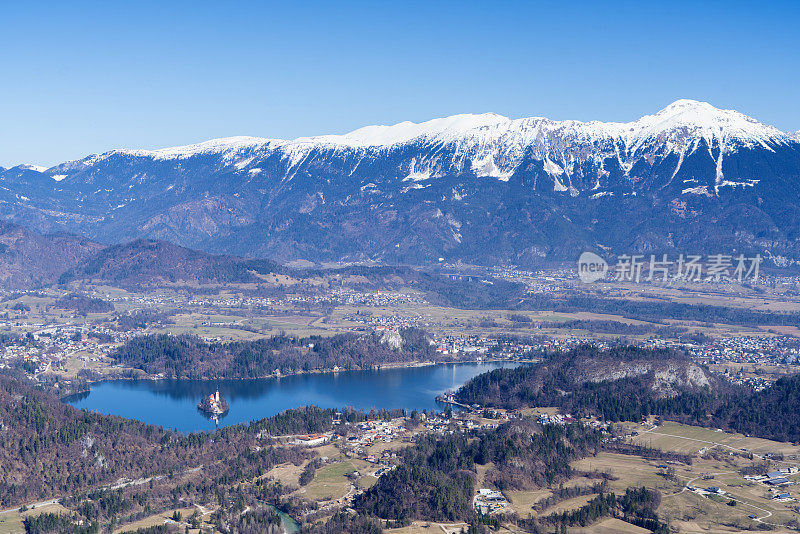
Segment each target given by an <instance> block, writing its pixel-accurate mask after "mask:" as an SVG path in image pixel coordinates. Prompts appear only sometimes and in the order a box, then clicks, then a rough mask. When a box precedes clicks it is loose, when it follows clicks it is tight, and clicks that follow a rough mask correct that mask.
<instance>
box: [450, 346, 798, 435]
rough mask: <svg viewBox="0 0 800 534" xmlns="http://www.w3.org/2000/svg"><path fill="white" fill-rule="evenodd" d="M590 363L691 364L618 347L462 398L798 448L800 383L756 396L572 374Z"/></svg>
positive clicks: (506, 374)
mask: <svg viewBox="0 0 800 534" xmlns="http://www.w3.org/2000/svg"><path fill="white" fill-rule="evenodd" d="M587 361H600V362H602V361H608V362H617V361H622V362H626V363H627V364H628V365H630V366H633V365H640V364H642V363H643V362H648V361H649V362H659V363H663V362H674V364H675V365H676V366H681V365H686V364H687V363H688V362H687V360H686V357H685V356H684V355H682V354H680V353H677V352H675V351H671V350H663V349H659V350H647V349H642V348H637V347H616V348H612V349H609V350H608V351H603V350H601V349H598V348H595V347H590V346H585V347H579V348H577V349H574V350H572V351H569V352H566V353H558V354H553V355H551V357H549V358H548V359H546V360H545V361H544V362H542V363H541V364H537V365H533V366H524V367H517V368H514V369H497V370H494V371H491V372H489V373H485V374H482V375H479V376H477V377H475V378H473V379H472V380H470V381H469V382H468V383H467V384H465V385H464V386H463V387H462V388H461V389H460V390H459V391H458V397H459V399H460V400H461V401H462V402H465V403H468V404H473V403H478V404H481V405H485V406H490V407H502V408H519V407H524V406H558V407H560V408H561V409H562V410H564V411H565V412H569V413H573V414H577V415H593V416H597V417H600V418H602V419H605V420H607V421H641V420H643V419H644V418H646V417H648V416H650V415H658V416H661V417H663V418H665V419H670V420H675V421H680V422H684V423H688V424H695V425H701V426H711V427H717V428H725V429H729V430H733V431H736V432H741V433H744V434H750V435H753V436H758V437H762V438H767V439H773V440H777V441H798V440H800V420H798V418H797V413H800V375H791V376H787V377H784V378H781V379H779V380H777V381H776V382H775V383H774V384H773V385H772V386H771V387H769V388H767V389H765V390H763V391H759V392H755V391H752V390H751V389H749V388H746V387H744V386H734V385H732V384H728V383H725V382H722V381H721V380H714V379H713V377H712V379H711V380H710V383H709V385H707V386H702V387H698V386H696V385H691V384H680V383H678V384H675V385H673V386H672V387H671V388H670V389H669V390H668V391H662V390H659V389H658V388H656V387H654V384H655V377H654V372H649V373H645V374H641V375H638V376H629V377H624V378H620V379H616V380H601V381H596V382H594V381H586V380H583V379H581V377H580V376H579V375H576V373H575V370H576V369H581V368H583V367H585V365H586V362H587Z"/></svg>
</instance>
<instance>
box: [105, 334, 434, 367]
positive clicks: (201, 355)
mask: <svg viewBox="0 0 800 534" xmlns="http://www.w3.org/2000/svg"><path fill="white" fill-rule="evenodd" d="M400 335H401V338H402V345H401V346H400V348H393V347H392V346H390V345H388V344H386V343H382V342H381V339H380V337H379V336H377V335H374V334H370V335H362V336H359V335H356V334H339V335H336V336H332V337H321V336H315V337H309V338H295V337H289V336H283V335H280V336H273V337H270V338H266V339H259V340H255V341H236V342H231V343H206V342H204V341H203V340H202V339H200V338H199V337H196V336H190V335H179V336H172V335H169V334H159V335H151V336H142V337H137V338H134V339H132V340H131V341H129V342H128V343H126V344H125V345H123V346H122V347H120V348H119V349H118V350H117V351H115V352H114V353H113V354H112V355H111V357H112V358H114V359H116V360H118V361H119V362H120V363H123V364H125V365H126V366H129V367H134V368H137V369H141V370H143V371H145V372H147V373H149V374H164V375H165V376H167V377H175V378H256V377H263V376H267V375H271V374H273V373H274V372H275V370H276V369H277V370H279V371H280V372H281V373H282V374H289V373H295V372H300V371H311V370H315V369H327V370H330V369H333V367H334V366H336V367H339V368H340V369H370V368H372V367H374V366H378V365H383V364H391V363H400V362H415V361H432V360H433V359H434V357H435V354H436V353H435V351H434V350H433V348H432V347H431V345H430V343H429V341H428V339H427V337H426V336H425V334H424V333H423V332H422V331H420V330H418V329H413V328H408V329H404V330H402V331H401V332H400Z"/></svg>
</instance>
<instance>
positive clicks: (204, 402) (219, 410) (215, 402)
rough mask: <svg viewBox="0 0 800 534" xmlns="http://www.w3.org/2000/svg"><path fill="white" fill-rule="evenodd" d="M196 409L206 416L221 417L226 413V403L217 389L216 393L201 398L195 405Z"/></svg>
mask: <svg viewBox="0 0 800 534" xmlns="http://www.w3.org/2000/svg"><path fill="white" fill-rule="evenodd" d="M197 408H198V409H199V410H201V411H203V412H205V413H207V414H211V415H222V414H224V413H227V412H228V401H226V400H225V399H224V398H223V397H222V395H220V394H219V389H217V391H216V393H212V394H211V395H209V396H207V397H203V398H202V399H201V400H200V402H199V403H198V404H197Z"/></svg>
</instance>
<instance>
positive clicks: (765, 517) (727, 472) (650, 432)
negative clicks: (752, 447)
mask: <svg viewBox="0 0 800 534" xmlns="http://www.w3.org/2000/svg"><path fill="white" fill-rule="evenodd" d="M657 428H658V425H654V426H653V427H652V428H650V429H648V430H644V431H643V433H645V434H656V435H659V436H668V437H671V438H678V439H686V440H689V441H696V442H698V443H707V444H709V445H715V446H717V447H724V448H726V449H730V450H732V451H736V452H742V449H739V448H736V447H731V446H730V445H725V444H723V443H717V442H716V441H706V440H703V439H697V438H687V437H686V436H677V435H675V434H666V433H664V432H656V431H655V430H656V429H657ZM748 452H750V451H748ZM750 454H752V455H753V457H754V458H758V459H760V460H763V459H764V457H763V456H761V455H759V454H756V453H754V452H750ZM783 463H786V464H789V465H792V466H795V467H796V466H797V464H793V463H791V462H783ZM733 473H737V471H722V472H720V473H704V474H703V475H700V476H697V477H695V478H693V479H690V480H689V481H688V482H687V483H686V484H685V485H684V486H683V489H682V490H681V491H678V492H675V493H671V494H670V495H667V497H672V496H673V495H679V494H681V493H683V492H684V491H691V490H689V486H691V485H692V483H694V481H695V480H697V479H700V478H702V477H704V476H707V475H711V476H717V475H730V474H733ZM692 493H694V492H692ZM725 497H726V498H727V499H729V500H731V501H736V503H737V504H742V505H744V506H747V507H749V508H753V509H755V510H758V511H759V512H764V513H765V515H762V516H759V517H754V518H752V519H753V521H758V522H759V523H763V524H765V525H772V526H779V525H775V524H774V523H766V522H765V521H764V519H767V518H768V517H771V516H772V512H771V511H769V510H767V509H766V508H761V507H759V506H756V505H754V504H750V503H747V502H744V501H741V500H739V499H736V498H734V497H731V496H730V495H726V496H725Z"/></svg>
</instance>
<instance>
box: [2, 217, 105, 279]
mask: <svg viewBox="0 0 800 534" xmlns="http://www.w3.org/2000/svg"><path fill="white" fill-rule="evenodd" d="M102 248H103V245H101V244H99V243H95V242H92V241H90V240H88V239H85V238H82V237H79V236H74V235H69V234H63V233H62V234H51V235H41V234H37V233H36V232H32V231H31V230H29V229H27V228H25V227H22V226H19V225H16V224H12V223H8V222H4V221H0V286H2V287H4V288H7V289H28V288H31V287H36V286H40V285H44V284H50V283H53V282H55V281H56V280H57V279H58V277H59V275H61V273H63V272H64V271H65V270H67V269H71V268H73V267H75V266H77V265H79V264H81V263H82V262H84V261H86V260H87V259H88V258H91V257H92V256H94V255H95V254H97V253H98V252H99V251H100V250H102Z"/></svg>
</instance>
